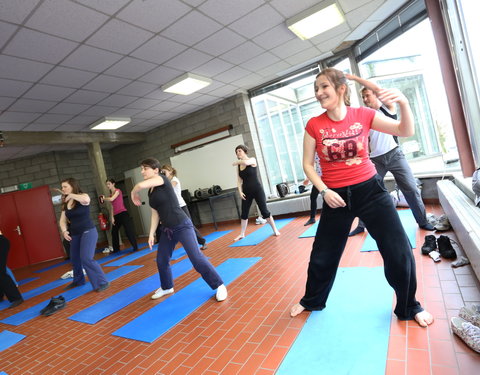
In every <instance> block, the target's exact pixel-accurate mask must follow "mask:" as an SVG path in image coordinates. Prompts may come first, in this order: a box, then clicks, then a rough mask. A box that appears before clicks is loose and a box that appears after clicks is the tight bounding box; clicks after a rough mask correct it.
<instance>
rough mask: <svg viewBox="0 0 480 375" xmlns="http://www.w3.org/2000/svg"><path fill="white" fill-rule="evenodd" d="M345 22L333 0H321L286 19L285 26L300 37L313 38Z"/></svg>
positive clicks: (304, 38) (303, 38)
mask: <svg viewBox="0 0 480 375" xmlns="http://www.w3.org/2000/svg"><path fill="white" fill-rule="evenodd" d="M343 22H345V17H344V16H343V13H342V11H341V10H340V8H339V7H338V5H337V3H336V2H335V1H334V0H329V1H322V2H321V3H320V4H318V5H315V6H314V7H312V8H309V9H307V10H305V11H303V12H301V13H299V14H297V15H296V16H294V17H292V18H289V19H288V20H287V27H288V28H289V29H290V30H291V31H292V32H293V33H294V34H295V35H297V36H298V37H299V38H300V39H302V40H306V39H310V38H313V37H314V36H317V35H319V34H321V33H323V32H325V31H327V30H330V29H333V28H334V27H335V26H338V25H340V24H341V23H343Z"/></svg>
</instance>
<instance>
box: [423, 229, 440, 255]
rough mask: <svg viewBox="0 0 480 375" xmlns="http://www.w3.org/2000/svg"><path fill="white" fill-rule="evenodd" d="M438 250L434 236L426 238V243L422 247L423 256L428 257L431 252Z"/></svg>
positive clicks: (430, 235)
mask: <svg viewBox="0 0 480 375" xmlns="http://www.w3.org/2000/svg"><path fill="white" fill-rule="evenodd" d="M436 249H437V239H436V238H435V236H434V235H433V234H429V235H428V236H425V242H424V243H423V245H422V254H423V255H428V254H430V252H431V251H433V250H436Z"/></svg>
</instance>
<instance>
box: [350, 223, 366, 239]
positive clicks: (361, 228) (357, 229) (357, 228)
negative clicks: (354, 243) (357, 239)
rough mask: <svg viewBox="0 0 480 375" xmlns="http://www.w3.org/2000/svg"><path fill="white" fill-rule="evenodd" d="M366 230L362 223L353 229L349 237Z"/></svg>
mask: <svg viewBox="0 0 480 375" xmlns="http://www.w3.org/2000/svg"><path fill="white" fill-rule="evenodd" d="M363 232H365V228H364V227H361V226H360V225H359V226H358V227H356V228H355V229H354V230H352V231H351V232H350V233H349V234H348V237H353V236H355V235H357V234H359V233H363Z"/></svg>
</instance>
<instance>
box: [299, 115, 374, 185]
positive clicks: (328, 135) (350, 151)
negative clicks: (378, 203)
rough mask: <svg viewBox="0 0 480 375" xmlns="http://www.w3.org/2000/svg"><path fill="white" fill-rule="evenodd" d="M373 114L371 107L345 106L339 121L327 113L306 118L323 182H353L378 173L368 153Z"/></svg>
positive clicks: (350, 183) (346, 183) (344, 183)
mask: <svg viewBox="0 0 480 375" xmlns="http://www.w3.org/2000/svg"><path fill="white" fill-rule="evenodd" d="M374 117H375V111H374V110H373V109H370V108H365V107H361V108H352V107H347V114H346V116H345V118H344V119H343V120H341V121H333V120H331V119H330V118H329V117H328V115H327V113H326V112H324V113H323V114H321V115H320V116H317V117H313V118H311V119H310V120H309V121H308V123H307V127H306V128H305V129H306V131H307V132H308V134H310V136H312V137H313V138H315V140H316V143H317V145H316V150H317V154H318V157H319V158H320V166H321V168H322V180H323V182H324V183H325V185H327V186H328V187H330V188H338V187H344V186H349V185H354V184H358V183H360V182H363V181H366V180H368V179H369V178H371V177H373V176H374V175H375V174H376V173H377V171H376V169H375V166H374V165H373V163H372V162H371V160H370V158H369V156H368V134H369V131H370V126H371V124H372V121H373V118H374Z"/></svg>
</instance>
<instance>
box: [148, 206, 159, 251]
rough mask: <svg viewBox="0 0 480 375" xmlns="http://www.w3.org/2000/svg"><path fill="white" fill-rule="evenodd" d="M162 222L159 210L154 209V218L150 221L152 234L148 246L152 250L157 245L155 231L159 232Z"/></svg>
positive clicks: (149, 235)
mask: <svg viewBox="0 0 480 375" xmlns="http://www.w3.org/2000/svg"><path fill="white" fill-rule="evenodd" d="M159 222H160V217H159V216H158V212H157V210H155V209H153V208H152V218H151V219H150V233H149V234H148V246H149V247H150V250H151V249H152V247H153V244H154V243H155V237H154V236H155V231H156V230H157V227H158V223H159Z"/></svg>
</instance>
